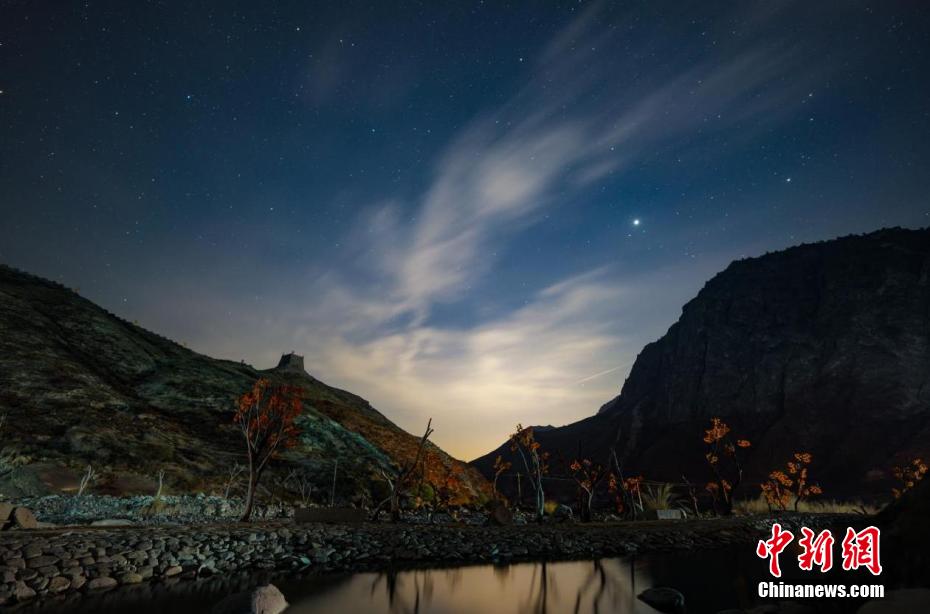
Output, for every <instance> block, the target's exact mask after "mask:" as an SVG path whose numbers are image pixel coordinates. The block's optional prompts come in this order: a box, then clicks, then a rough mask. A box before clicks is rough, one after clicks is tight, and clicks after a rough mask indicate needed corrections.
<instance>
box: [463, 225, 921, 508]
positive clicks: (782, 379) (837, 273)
mask: <svg viewBox="0 0 930 614" xmlns="http://www.w3.org/2000/svg"><path fill="white" fill-rule="evenodd" d="M869 407H875V408H876V410H875V411H874V412H870V411H869ZM879 408H880V409H879ZM715 415H719V416H721V417H723V418H724V419H725V420H726V421H727V422H728V423H731V426H732V427H733V428H734V432H735V433H737V434H739V435H740V436H746V437H748V438H749V439H752V440H753V443H754V445H753V448H752V451H751V454H750V457H749V464H748V466H747V481H748V482H758V481H760V480H761V479H763V477H764V476H765V475H767V473H768V471H770V470H772V469H774V468H777V467H778V466H780V465H783V464H784V462H785V461H786V460H787V459H788V458H790V455H791V453H793V451H796V449H797V448H802V449H809V450H810V451H812V452H813V454H814V457H815V462H814V465H813V467H812V470H811V471H812V475H813V476H815V478H818V479H822V481H823V482H824V484H825V485H826V487H827V494H828V495H830V494H831V493H832V494H840V495H846V494H849V495H851V494H855V493H862V494H868V495H876V496H877V495H879V494H880V493H882V492H886V489H887V486H888V484H887V482H888V479H887V472H888V469H889V468H890V463H891V462H892V461H893V460H894V458H895V457H897V456H901V455H907V454H924V455H926V454H928V453H930V444H927V443H924V442H930V229H927V228H924V229H917V230H910V229H901V228H891V229H883V230H879V231H876V232H873V233H869V234H866V235H850V236H846V237H841V238H838V239H833V240H828V241H820V242H817V243H809V244H803V245H799V246H795V247H791V248H788V249H786V250H781V251H777V252H770V253H767V254H764V255H761V256H756V257H753V258H745V259H740V260H737V261H734V262H732V263H731V264H730V265H729V266H727V267H726V268H725V269H724V270H723V271H721V272H720V273H718V274H716V275H715V276H713V277H712V278H711V279H710V280H708V282H707V283H706V284H705V285H704V287H703V288H702V289H701V290H700V292H698V294H697V296H695V297H694V298H693V299H691V300H690V301H688V302H687V303H686V304H685V305H684V306H683V308H682V312H681V315H680V317H679V319H678V320H677V321H676V322H675V323H674V324H672V325H671V326H670V327H669V329H668V330H667V332H666V333H665V334H664V335H662V337H660V338H659V339H658V340H656V341H654V342H651V343H649V344H647V345H646V346H645V347H644V348H643V349H642V351H641V352H640V353H639V355H638V356H637V358H636V361H635V362H634V365H633V367H632V369H631V371H630V374H629V376H628V377H627V378H626V381H625V382H624V384H623V387H622V389H621V392H620V394H619V395H618V396H617V397H615V398H613V399H611V400H609V401H608V402H607V403H605V404H604V405H603V406H601V408H600V409H599V410H598V411H597V413H596V414H594V415H593V416H591V417H589V418H586V419H584V420H581V421H578V422H575V423H572V424H568V425H565V426H562V427H559V428H557V429H555V430H554V431H548V432H541V433H539V434H538V437H537V438H538V440H539V441H540V442H541V443H542V445H543V448H544V449H550V450H551V451H552V452H554V453H557V454H558V455H561V456H562V457H565V458H573V457H575V456H577V455H578V454H579V452H578V449H579V448H581V449H582V452H581V454H583V455H585V456H589V457H592V458H595V459H596V460H600V461H602V462H605V461H606V456H607V453H608V450H609V449H611V448H612V447H614V445H616V447H617V449H618V453H619V454H620V456H621V458H622V461H623V462H624V464H625V468H626V469H628V470H629V471H632V472H642V473H644V474H645V475H646V476H647V477H650V478H652V479H659V480H664V481H676V482H677V481H680V480H681V476H682V475H687V476H689V478H690V479H691V480H693V481H698V480H702V479H705V478H706V477H707V473H706V468H705V467H703V454H702V451H703V448H702V442H701V435H702V433H703V428H706V424H707V423H708V422H709V420H710V418H711V417H712V416H715ZM837 425H841V427H844V428H840V427H838V426H837ZM789 448H794V449H789ZM498 454H501V455H503V456H504V457H505V458H508V457H509V450H508V449H507V446H506V445H504V446H501V447H499V448H498V449H496V450H494V451H492V452H491V453H489V454H486V455H484V456H482V457H479V458H478V459H475V460H474V461H472V464H473V465H475V466H477V467H479V469H481V470H482V472H483V473H484V474H485V475H486V476H488V475H492V474H491V473H490V472H491V469H490V468H491V466H492V464H493V459H494V458H495V457H496V456H497V455H498ZM861 484H866V486H865V487H864V488H857V486H858V485H861ZM747 494H749V495H751V496H755V494H758V492H757V491H756V492H751V493H747Z"/></svg>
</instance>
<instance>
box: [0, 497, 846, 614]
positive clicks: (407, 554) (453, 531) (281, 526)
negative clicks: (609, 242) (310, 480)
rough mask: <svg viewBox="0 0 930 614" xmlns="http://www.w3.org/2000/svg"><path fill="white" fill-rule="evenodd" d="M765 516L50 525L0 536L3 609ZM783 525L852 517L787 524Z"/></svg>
mask: <svg viewBox="0 0 930 614" xmlns="http://www.w3.org/2000/svg"><path fill="white" fill-rule="evenodd" d="M772 522H773V519H772V518H770V517H762V516H757V517H747V518H728V519H713V520H708V519H700V520H689V521H678V522H668V521H651V522H650V521H642V522H635V523H634V522H623V523H597V524H589V525H577V524H557V525H526V526H511V527H490V526H481V527H478V526H470V525H465V524H458V523H450V524H442V525H425V526H424V525H420V526H413V525H394V524H390V523H383V524H356V525H320V524H298V523H294V522H293V521H277V522H262V523H258V524H251V525H242V524H231V523H224V524H214V525H199V526H182V525H178V526H165V525H162V526H133V527H118V528H114V527H106V528H80V529H79V528H56V529H45V530H38V531H30V532H25V531H7V532H4V533H0V561H2V564H0V574H2V582H0V603H2V604H14V603H17V602H26V601H31V600H34V599H37V598H42V599H53V598H54V599H57V598H66V597H67V596H69V595H73V594H76V593H78V592H97V591H105V590H110V589H113V588H116V587H118V586H121V585H136V584H142V583H151V582H155V583H163V582H166V581H179V580H193V579H196V578H202V577H209V576H214V577H226V576H230V577H232V576H235V575H238V574H242V573H243V572H249V573H260V572H266V573H281V574H302V573H327V572H354V571H363V570H374V569H385V568H392V567H422V566H436V565H462V564H470V563H490V562H499V563H506V562H511V561H522V560H571V559H588V558H600V557H611V556H625V555H630V554H634V553H639V552H647V551H661V550H672V549H692V548H713V547H720V546H724V545H727V544H734V543H747V542H753V541H755V540H757V539H758V538H760V537H762V536H765V535H766V534H767V533H768V532H769V531H770V528H771V524H772ZM780 522H781V523H782V524H783V525H784V526H786V527H790V528H797V527H799V526H801V525H806V526H810V527H823V526H828V525H839V524H847V523H849V524H861V522H862V517H860V516H851V517H850V516H845V515H806V514H797V515H788V516H787V517H782V518H780Z"/></svg>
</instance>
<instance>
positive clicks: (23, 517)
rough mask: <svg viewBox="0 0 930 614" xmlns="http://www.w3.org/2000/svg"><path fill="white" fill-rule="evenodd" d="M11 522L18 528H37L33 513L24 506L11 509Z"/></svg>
mask: <svg viewBox="0 0 930 614" xmlns="http://www.w3.org/2000/svg"><path fill="white" fill-rule="evenodd" d="M13 524H14V525H16V527H17V528H19V529H37V528H39V524H38V522H37V521H36V517H35V515H34V514H33V513H32V511H31V510H29V509H28V508H25V507H17V508H15V509H14V510H13Z"/></svg>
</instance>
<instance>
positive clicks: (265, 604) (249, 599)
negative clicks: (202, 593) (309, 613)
mask: <svg viewBox="0 0 930 614" xmlns="http://www.w3.org/2000/svg"><path fill="white" fill-rule="evenodd" d="M287 607H288V603H287V601H286V600H285V599H284V594H283V593H281V591H280V590H278V587H276V586H275V585H274V584H268V585H266V586H259V587H258V588H256V589H255V590H253V591H252V592H243V593H235V594H233V595H229V596H228V597H226V598H225V599H223V600H222V601H220V602H219V603H218V604H216V605H215V606H213V609H212V610H210V612H211V614H279V613H280V612H283V611H284V610H286V609H287Z"/></svg>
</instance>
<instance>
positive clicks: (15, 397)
mask: <svg viewBox="0 0 930 614" xmlns="http://www.w3.org/2000/svg"><path fill="white" fill-rule="evenodd" d="M259 377H267V378H270V379H271V380H273V381H276V382H287V383H291V384H296V385H299V386H300V387H302V389H303V390H304V405H305V408H306V410H305V413H304V416H303V417H302V418H301V420H300V425H301V428H302V431H303V434H302V436H301V444H300V445H299V446H298V447H296V448H294V449H292V450H289V451H288V452H287V453H286V456H285V458H284V459H283V462H281V463H279V464H278V466H277V468H276V469H274V470H273V472H272V475H270V476H269V477H268V479H267V480H266V483H267V484H268V485H269V488H271V489H274V488H275V486H274V484H275V483H279V484H280V482H281V478H282V477H283V475H284V474H285V473H286V472H288V471H290V470H292V469H298V470H300V471H301V473H302V474H304V475H306V476H307V478H308V479H309V480H310V481H311V482H312V483H313V484H314V485H315V489H314V490H315V492H318V493H319V498H321V499H328V494H329V488H330V487H329V485H330V482H331V479H332V472H333V465H334V461H335V460H336V459H338V461H339V479H338V484H337V493H338V495H339V496H340V498H344V499H348V500H355V501H358V502H362V501H365V500H367V499H370V498H371V497H372V493H370V492H369V489H370V488H371V487H372V484H376V483H377V480H372V479H371V477H372V475H377V473H378V469H379V468H381V467H386V468H390V467H392V466H393V467H396V466H397V464H398V463H399V462H402V461H403V460H406V459H408V458H410V457H411V456H412V455H413V454H414V453H415V450H416V445H417V440H418V437H415V436H412V435H410V434H408V433H406V432H404V431H403V430H401V429H400V428H399V427H397V426H396V425H394V424H393V423H392V422H391V421H390V420H388V419H387V418H385V417H384V416H383V415H382V414H381V413H379V412H378V411H377V410H375V409H374V408H372V407H371V405H370V404H369V403H368V402H367V401H365V400H364V399H362V398H361V397H358V396H356V395H354V394H351V393H349V392H346V391H343V390H338V389H336V388H332V387H330V386H327V385H326V384H324V383H323V382H320V381H319V380H317V379H315V378H313V377H311V376H310V375H309V374H307V373H306V372H305V371H304V370H303V364H302V360H299V357H295V356H285V357H284V358H283V359H282V362H281V364H280V365H279V366H278V367H276V368H274V369H269V370H264V371H260V370H256V369H254V368H252V367H251V366H249V365H246V364H240V363H236V362H230V361H225V360H216V359H213V358H209V357H207V356H203V355H201V354H197V353H196V352H193V351H191V350H188V349H187V348H185V347H182V346H181V345H178V344H177V343H174V342H172V341H170V340H168V339H166V338H164V337H161V336H159V335H156V334H154V333H152V332H149V331H147V330H145V329H143V328H141V327H139V326H136V325H134V324H131V323H129V322H126V321H124V320H122V319H120V318H118V317H116V316H114V315H113V314H111V313H108V312H106V311H105V310H103V309H101V308H100V307H98V306H96V305H94V304H93V303H92V302H90V301H88V300H86V299H84V298H82V297H81V296H79V295H77V294H76V293H74V292H72V291H71V290H68V289H66V288H64V287H63V286H61V285H59V284H56V283H53V282H50V281H47V280H44V279H41V278H39V277H35V276H32V275H28V274H25V273H22V272H19V271H16V270H14V269H11V268H9V267H5V266H0V414H2V415H5V422H4V424H3V427H2V431H0V448H2V452H3V461H2V462H3V464H4V466H5V467H4V468H3V470H2V471H0V475H2V478H0V492H3V493H4V494H7V495H11V496H16V495H17V494H26V493H29V494H38V493H41V492H44V491H56V490H71V489H73V488H74V487H75V485H76V483H77V481H78V477H79V475H80V473H81V472H82V471H83V470H84V467H85V466H86V465H87V464H92V465H93V467H94V468H95V470H96V471H97V472H98V473H99V474H100V476H101V478H100V480H98V483H97V484H96V485H95V487H94V488H95V491H96V492H112V493H146V494H151V492H153V491H154V488H155V476H157V474H158V472H159V470H161V469H164V470H165V471H166V474H167V478H166V479H167V484H168V490H169V492H189V491H206V492H210V491H214V492H223V491H224V489H225V483H226V482H227V480H228V475H229V470H230V468H231V467H233V466H234V465H235V463H236V462H239V463H242V462H243V459H244V457H243V444H242V441H241V435H240V434H239V432H238V430H237V429H236V427H235V426H234V425H233V423H232V407H233V400H234V399H235V398H236V396H237V395H239V394H241V393H242V392H244V391H245V390H247V389H248V388H249V387H250V386H251V384H252V383H253V382H254V381H255V380H256V379H257V378H259ZM430 450H431V451H432V452H433V453H434V455H435V456H434V459H435V461H436V462H435V463H434V465H433V466H432V467H431V470H432V471H433V472H434V473H442V472H443V471H444V470H445V469H444V468H446V467H448V468H451V469H452V470H453V471H455V472H456V473H457V474H459V475H460V477H461V479H463V480H464V482H465V485H466V492H467V493H468V494H469V495H470V496H474V495H476V494H477V493H478V492H479V491H483V490H486V489H487V484H486V482H485V481H484V479H483V478H482V477H481V476H480V475H479V474H478V473H477V472H476V471H475V470H474V469H472V468H470V467H468V466H467V465H465V464H464V463H460V462H459V461H456V460H454V459H452V458H451V457H449V456H448V455H446V454H445V453H444V452H442V451H441V450H439V449H438V448H437V447H435V446H431V448H430ZM279 487H280V489H283V490H286V489H285V487H284V486H283V484H280V486H279ZM324 494H325V495H326V496H325V497H324Z"/></svg>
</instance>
